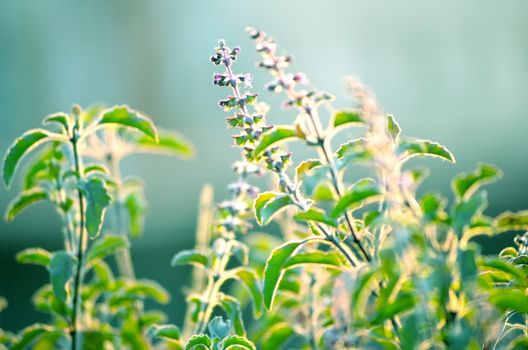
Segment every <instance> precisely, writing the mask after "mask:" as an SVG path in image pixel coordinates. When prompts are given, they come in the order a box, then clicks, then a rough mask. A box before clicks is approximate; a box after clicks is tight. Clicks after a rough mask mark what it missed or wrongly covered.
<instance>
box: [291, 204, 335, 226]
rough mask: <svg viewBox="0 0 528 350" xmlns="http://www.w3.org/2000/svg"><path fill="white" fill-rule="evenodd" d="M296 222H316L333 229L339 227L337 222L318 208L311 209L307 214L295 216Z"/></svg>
mask: <svg viewBox="0 0 528 350" xmlns="http://www.w3.org/2000/svg"><path fill="white" fill-rule="evenodd" d="M294 218H295V219H296V220H304V221H316V222H320V223H323V224H326V225H329V226H332V227H337V220H336V219H335V218H331V217H329V216H328V215H327V214H326V213H325V212H324V211H322V210H321V209H317V208H310V209H308V210H307V211H305V212H302V213H297V214H295V216H294Z"/></svg>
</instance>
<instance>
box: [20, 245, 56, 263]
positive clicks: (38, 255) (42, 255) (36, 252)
mask: <svg viewBox="0 0 528 350" xmlns="http://www.w3.org/2000/svg"><path fill="white" fill-rule="evenodd" d="M15 259H16V261H18V262H19V263H21V264H33V265H40V266H44V267H48V266H49V264H50V262H51V253H50V252H48V251H47V250H45V249H42V248H27V249H24V250H23V251H21V252H18V253H17V255H16V257H15Z"/></svg>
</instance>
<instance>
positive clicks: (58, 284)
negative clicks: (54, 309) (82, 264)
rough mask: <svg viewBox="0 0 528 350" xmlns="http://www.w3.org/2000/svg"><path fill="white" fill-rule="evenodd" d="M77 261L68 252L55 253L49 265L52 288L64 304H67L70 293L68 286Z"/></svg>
mask: <svg viewBox="0 0 528 350" xmlns="http://www.w3.org/2000/svg"><path fill="white" fill-rule="evenodd" d="M76 264H77V260H76V259H75V258H74V257H73V256H72V255H70V254H68V253H67V252H58V253H54V254H53V256H52V258H51V262H50V265H49V271H50V280H51V286H52V287H53V293H54V294H55V296H56V297H57V299H59V300H60V301H62V302H66V299H67V297H68V293H67V291H66V284H67V283H68V281H69V280H70V278H71V277H72V276H73V269H74V267H75V265H76Z"/></svg>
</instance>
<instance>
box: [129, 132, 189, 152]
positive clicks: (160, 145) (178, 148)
mask: <svg viewBox="0 0 528 350" xmlns="http://www.w3.org/2000/svg"><path fill="white" fill-rule="evenodd" d="M158 131H159V137H158V142H156V141H155V139H153V138H152V137H150V136H144V137H141V138H139V139H138V140H137V141H136V142H137V146H138V151H139V152H147V153H155V154H163V155H168V156H175V157H181V158H185V159H187V158H191V157H192V156H193V155H194V152H195V151H194V146H193V145H192V143H191V142H190V141H189V140H187V139H186V138H185V137H183V136H182V135H180V134H178V133H176V132H174V131H168V130H162V129H158Z"/></svg>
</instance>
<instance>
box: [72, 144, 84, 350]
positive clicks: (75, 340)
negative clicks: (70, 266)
mask: <svg viewBox="0 0 528 350" xmlns="http://www.w3.org/2000/svg"><path fill="white" fill-rule="evenodd" d="M77 141H78V137H76V136H74V137H72V139H71V144H72V148H73V159H74V162H75V170H76V172H77V179H78V180H79V179H80V178H81V176H82V166H81V161H80V159H79V152H78V149H77ZM77 196H78V201H79V216H80V223H79V242H78V247H77V271H76V273H75V279H74V283H73V310H72V324H71V326H72V329H71V336H72V350H79V349H81V339H80V335H79V327H78V318H79V314H80V312H81V305H80V304H81V300H80V288H81V284H82V274H83V265H84V250H85V249H86V243H87V242H86V236H85V234H84V225H85V224H84V198H83V194H82V192H81V190H80V189H77Z"/></svg>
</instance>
